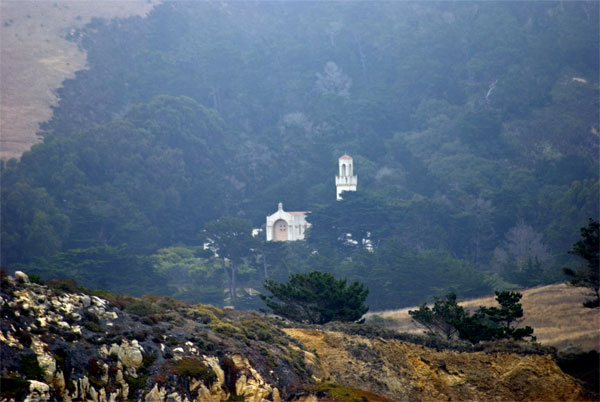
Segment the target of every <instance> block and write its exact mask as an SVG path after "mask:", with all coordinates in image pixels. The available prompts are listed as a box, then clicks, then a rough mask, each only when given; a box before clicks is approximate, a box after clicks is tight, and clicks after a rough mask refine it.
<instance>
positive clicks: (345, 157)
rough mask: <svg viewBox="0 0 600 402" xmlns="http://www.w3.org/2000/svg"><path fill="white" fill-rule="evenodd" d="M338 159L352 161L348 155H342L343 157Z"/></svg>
mask: <svg viewBox="0 0 600 402" xmlns="http://www.w3.org/2000/svg"><path fill="white" fill-rule="evenodd" d="M340 159H352V157H351V156H350V155H346V154H344V155H342V156H340Z"/></svg>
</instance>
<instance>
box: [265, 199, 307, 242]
mask: <svg viewBox="0 0 600 402" xmlns="http://www.w3.org/2000/svg"><path fill="white" fill-rule="evenodd" d="M307 213H308V212H305V211H294V212H291V211H290V212H286V211H284V210H283V204H282V203H279V205H278V208H277V212H275V213H274V214H273V215H269V216H267V227H266V231H267V241H295V240H304V233H305V232H306V229H308V228H309V227H310V223H308V222H307V221H306V214H307Z"/></svg>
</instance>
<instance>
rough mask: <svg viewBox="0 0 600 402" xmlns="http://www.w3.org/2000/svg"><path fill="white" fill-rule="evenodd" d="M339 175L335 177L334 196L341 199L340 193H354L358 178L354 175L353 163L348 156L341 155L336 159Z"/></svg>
mask: <svg viewBox="0 0 600 402" xmlns="http://www.w3.org/2000/svg"><path fill="white" fill-rule="evenodd" d="M338 165H339V170H340V174H339V176H335V196H336V199H337V200H338V201H339V200H341V199H342V191H356V185H357V184H358V176H355V175H354V163H353V162H352V157H351V156H349V155H342V156H340V159H338Z"/></svg>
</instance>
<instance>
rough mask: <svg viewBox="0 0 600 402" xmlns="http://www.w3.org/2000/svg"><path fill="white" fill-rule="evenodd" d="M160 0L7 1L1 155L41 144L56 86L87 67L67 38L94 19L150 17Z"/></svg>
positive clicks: (0, 70) (3, 6)
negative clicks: (41, 126)
mask: <svg viewBox="0 0 600 402" xmlns="http://www.w3.org/2000/svg"><path fill="white" fill-rule="evenodd" d="M155 3H156V2H153V1H144V0H125V1H114V0H113V1H82V0H79V1H62V0H57V1H52V2H50V1H11V0H8V1H2V2H1V3H0V10H1V13H0V14H1V15H2V19H1V20H0V23H1V25H0V32H1V36H2V40H1V41H0V93H1V94H2V96H1V97H0V127H1V128H2V132H1V136H0V159H3V160H6V159H9V158H18V157H20V156H21V154H22V153H23V152H25V151H27V150H28V149H29V148H30V147H31V146H32V145H33V144H35V143H37V142H39V138H38V137H37V135H36V133H37V130H38V125H39V123H41V122H43V121H46V120H48V119H49V118H50V117H51V115H52V110H51V106H52V105H55V104H56V102H57V98H56V95H55V90H56V89H58V88H59V87H60V86H61V84H62V82H63V80H65V79H67V78H72V77H74V76H75V72H77V71H79V70H82V69H84V68H86V54H85V52H84V51H83V50H82V49H81V48H80V47H79V46H78V45H77V43H76V42H74V41H69V40H68V39H67V37H68V36H69V35H72V34H73V33H74V32H75V30H76V29H77V28H81V27H83V26H84V25H85V24H87V23H88V22H90V20H91V19H92V18H115V17H129V16H133V15H145V14H146V13H147V12H148V11H149V10H151V9H152V7H153V6H154V4H155Z"/></svg>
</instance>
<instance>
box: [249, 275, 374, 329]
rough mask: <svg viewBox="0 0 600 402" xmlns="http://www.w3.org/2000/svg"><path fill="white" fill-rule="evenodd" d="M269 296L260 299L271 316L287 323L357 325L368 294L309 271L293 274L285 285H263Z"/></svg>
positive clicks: (357, 286)
mask: <svg viewBox="0 0 600 402" xmlns="http://www.w3.org/2000/svg"><path fill="white" fill-rule="evenodd" d="M265 289H266V290H267V291H269V292H270V293H271V295H267V296H265V295H261V296H260V297H261V299H263V301H264V302H265V303H266V304H267V307H269V308H270V309H271V310H273V313H275V314H278V315H281V316H283V317H286V318H289V319H290V320H294V321H300V322H308V323H310V324H325V323H326V322H329V321H357V320H359V319H360V318H361V317H362V316H363V314H365V313H366V312H367V311H368V310H369V308H368V307H367V306H365V305H364V302H365V300H366V298H367V295H368V294H369V290H368V289H365V287H364V285H362V284H361V283H359V282H352V283H351V284H349V285H347V284H346V280H345V279H335V277H334V276H333V275H331V274H329V273H325V272H319V271H312V272H309V273H307V274H296V275H292V276H291V277H290V280H289V282H288V283H277V282H275V281H272V280H267V281H266V282H265Z"/></svg>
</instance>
